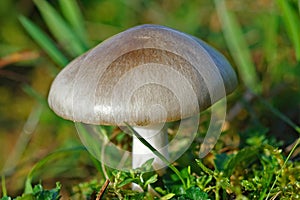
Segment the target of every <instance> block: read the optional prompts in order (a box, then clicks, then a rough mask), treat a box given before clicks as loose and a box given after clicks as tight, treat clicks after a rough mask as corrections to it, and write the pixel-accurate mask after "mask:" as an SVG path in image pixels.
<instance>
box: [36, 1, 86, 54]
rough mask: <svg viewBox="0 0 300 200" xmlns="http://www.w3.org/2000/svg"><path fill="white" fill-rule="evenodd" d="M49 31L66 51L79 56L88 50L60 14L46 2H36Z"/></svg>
mask: <svg viewBox="0 0 300 200" xmlns="http://www.w3.org/2000/svg"><path fill="white" fill-rule="evenodd" d="M34 3H35V4H36V5H37V7H38V9H39V11H40V12H41V14H42V17H43V19H44V20H45V22H46V24H47V26H48V28H49V30H50V31H51V33H52V34H53V36H54V37H55V38H56V39H57V40H58V41H59V43H60V44H62V46H63V47H64V48H65V49H66V51H67V52H68V53H69V54H70V55H72V56H78V55H80V54H82V53H83V52H85V51H86V50H87V47H86V46H85V45H84V44H83V42H82V41H81V40H80V38H79V37H78V36H77V35H76V34H75V33H74V31H73V30H71V29H70V27H69V25H68V24H67V23H66V22H65V21H64V20H63V18H62V17H61V16H60V15H59V13H58V12H57V11H56V10H55V9H54V8H53V7H52V6H51V5H50V4H49V3H48V2H47V1H45V0H34Z"/></svg>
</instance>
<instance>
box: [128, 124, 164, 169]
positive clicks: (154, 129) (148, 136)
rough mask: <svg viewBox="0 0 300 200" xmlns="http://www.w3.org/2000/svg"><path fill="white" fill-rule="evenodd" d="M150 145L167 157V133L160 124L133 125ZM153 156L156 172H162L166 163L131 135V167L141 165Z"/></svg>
mask: <svg viewBox="0 0 300 200" xmlns="http://www.w3.org/2000/svg"><path fill="white" fill-rule="evenodd" d="M133 128H134V130H135V131H137V132H138V133H139V134H140V135H141V136H142V137H143V138H144V139H145V140H147V142H148V143H149V144H151V146H152V147H154V148H155V149H156V150H158V151H159V152H160V153H161V154H162V155H163V156H164V157H165V158H167V159H169V153H168V148H167V146H168V134H167V132H165V130H164V129H162V126H161V125H149V126H139V127H133ZM151 158H154V161H153V163H152V165H153V168H154V169H155V170H157V171H158V173H163V171H164V168H165V166H166V164H165V163H164V162H163V161H162V160H161V159H160V158H158V157H157V156H156V155H155V154H154V153H153V152H152V151H151V150H150V149H149V148H148V147H146V146H145V145H144V144H143V143H141V142H140V140H139V139H138V138H137V137H135V136H133V144H132V168H133V169H135V168H138V167H141V165H142V164H143V163H145V162H146V161H147V160H149V159H151Z"/></svg>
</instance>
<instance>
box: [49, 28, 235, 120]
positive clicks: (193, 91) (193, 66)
mask: <svg viewBox="0 0 300 200" xmlns="http://www.w3.org/2000/svg"><path fill="white" fill-rule="evenodd" d="M236 85H237V79H236V75H235V72H234V71H233V69H232V68H231V66H230V64H229V63H228V61H227V60H226V59H225V58H224V57H223V56H222V55H221V54H220V53H219V52H217V51H216V50H215V49H213V48H212V47H210V46H209V45H207V44H206V43H204V42H203V41H201V40H199V39H197V38H195V37H193V36H190V35H187V34H185V33H182V32H179V31H176V30H173V29H170V28H167V27H163V26H158V25H142V26H137V27H134V28H131V29H128V30H126V31H124V32H122V33H119V34H117V35H115V36H113V37H111V38H109V39H107V40H105V41H104V42H102V43H101V44H99V45H98V46H96V47H95V48H93V49H91V50H90V51H88V52H87V53H85V54H83V55H81V56H79V57H78V58H76V59H75V60H73V61H72V62H71V63H70V64H69V65H67V66H66V67H65V68H64V69H63V70H62V71H61V72H60V73H59V75H58V76H57V77H56V79H55V80H54V82H53V84H52V86H51V89H50V93H49V97H48V101H49V105H50V107H51V108H52V109H53V110H54V112H55V113H56V114H58V115H59V116H61V117H63V118H66V119H69V120H72V121H77V122H84V123H87V124H104V125H123V122H124V121H126V122H127V123H129V124H130V125H147V124H154V123H160V122H165V121H176V120H179V119H182V118H186V117H189V116H192V115H195V114H197V113H199V112H200V111H203V110H204V109H206V108H207V107H209V106H210V105H212V104H213V103H215V102H216V101H218V100H219V99H221V98H222V97H224V96H226V94H229V93H231V92H232V91H233V90H234V89H235V87H236ZM153 105H159V107H160V108H162V109H161V110H159V109H155V111H156V112H155V113H156V114H154V113H153V112H150V111H151V110H150V111H149V109H151V106H153ZM156 108H158V107H157V106H156Z"/></svg>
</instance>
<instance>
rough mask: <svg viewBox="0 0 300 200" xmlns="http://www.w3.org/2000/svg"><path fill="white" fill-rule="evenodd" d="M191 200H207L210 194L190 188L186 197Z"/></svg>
mask: <svg viewBox="0 0 300 200" xmlns="http://www.w3.org/2000/svg"><path fill="white" fill-rule="evenodd" d="M185 196H186V197H187V198H189V199H197V200H207V199H208V194H207V193H206V192H203V191H202V190H201V189H200V188H198V187H190V188H189V189H187V190H186V195H185Z"/></svg>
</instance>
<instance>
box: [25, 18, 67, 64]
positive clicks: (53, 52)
mask: <svg viewBox="0 0 300 200" xmlns="http://www.w3.org/2000/svg"><path fill="white" fill-rule="evenodd" d="M19 20H20V22H21V24H22V25H23V27H24V28H25V29H26V31H27V32H28V33H29V34H30V36H31V37H32V38H33V39H34V40H35V41H36V42H37V43H38V45H40V46H41V47H42V49H43V50H44V51H45V52H46V53H47V54H48V55H49V57H50V58H51V59H52V60H53V61H54V62H55V63H56V64H58V66H60V67H63V66H65V65H66V64H67V63H68V62H69V61H68V59H67V58H66V57H65V56H64V55H63V54H62V53H61V52H60V51H59V50H58V49H57V48H56V46H55V45H54V42H53V41H52V40H51V39H50V38H49V37H48V36H47V35H46V34H45V33H44V32H43V31H42V30H41V29H40V28H39V27H38V26H36V25H35V24H34V23H33V22H31V21H30V20H29V19H27V18H26V17H24V16H20V17H19Z"/></svg>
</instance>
